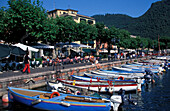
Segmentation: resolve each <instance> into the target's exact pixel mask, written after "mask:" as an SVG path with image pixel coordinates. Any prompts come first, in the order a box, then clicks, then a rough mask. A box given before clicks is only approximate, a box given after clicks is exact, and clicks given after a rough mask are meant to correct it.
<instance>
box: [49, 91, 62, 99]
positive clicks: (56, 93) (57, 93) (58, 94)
mask: <svg viewBox="0 0 170 111" xmlns="http://www.w3.org/2000/svg"><path fill="white" fill-rule="evenodd" d="M54 95H57V96H60V93H59V92H53V93H52V94H51V96H50V98H53V96H54Z"/></svg>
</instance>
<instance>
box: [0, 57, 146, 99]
mask: <svg viewBox="0 0 170 111" xmlns="http://www.w3.org/2000/svg"><path fill="white" fill-rule="evenodd" d="M141 59H146V58H139V59H131V60H120V61H113V62H107V63H102V64H100V65H101V69H110V68H111V67H113V66H119V65H121V64H126V63H127V62H129V63H131V62H134V61H135V60H137V61H139V60H141ZM96 69H97V66H96V65H85V66H80V67H74V68H66V69H61V72H60V73H57V72H56V71H46V72H38V73H33V74H23V75H18V76H11V77H6V78H0V97H1V96H3V95H4V94H6V93H7V87H8V86H11V87H21V88H26V89H34V88H39V87H43V86H45V85H46V81H47V80H48V81H51V80H55V79H56V77H60V78H64V79H69V77H70V75H71V74H74V75H79V76H81V75H83V73H84V72H87V71H92V70H96Z"/></svg>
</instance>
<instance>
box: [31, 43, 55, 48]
mask: <svg viewBox="0 0 170 111" xmlns="http://www.w3.org/2000/svg"><path fill="white" fill-rule="evenodd" d="M31 47H34V48H37V49H54V46H51V45H47V44H42V43H36V44H35V45H32V46H31Z"/></svg>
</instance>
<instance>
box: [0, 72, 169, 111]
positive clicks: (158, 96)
mask: <svg viewBox="0 0 170 111" xmlns="http://www.w3.org/2000/svg"><path fill="white" fill-rule="evenodd" d="M38 90H46V87H42V88H39V89H38ZM131 95H132V99H133V100H135V101H136V102H137V103H138V104H137V105H132V104H129V103H126V102H125V104H124V105H122V108H120V109H119V110H122V111H157V110H159V111H162V110H163V111H168V110H169V109H170V71H169V72H167V73H165V74H163V75H159V78H157V79H156V83H155V84H149V85H147V86H143V87H142V92H139V93H133V94H131ZM127 96H128V94H127ZM6 105H7V104H2V101H0V111H19V110H24V111H30V110H35V109H33V108H30V107H27V106H25V105H21V104H20V103H15V104H13V105H12V107H11V109H7V108H4V107H5V106H6ZM36 111H38V110H37V109H36Z"/></svg>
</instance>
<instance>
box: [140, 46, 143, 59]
mask: <svg viewBox="0 0 170 111" xmlns="http://www.w3.org/2000/svg"><path fill="white" fill-rule="evenodd" d="M140 47H141V56H142V51H143V43H141V44H140Z"/></svg>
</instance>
